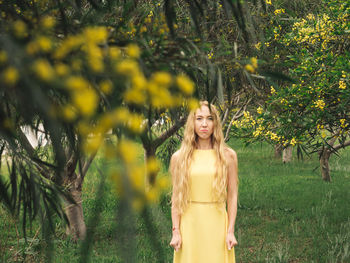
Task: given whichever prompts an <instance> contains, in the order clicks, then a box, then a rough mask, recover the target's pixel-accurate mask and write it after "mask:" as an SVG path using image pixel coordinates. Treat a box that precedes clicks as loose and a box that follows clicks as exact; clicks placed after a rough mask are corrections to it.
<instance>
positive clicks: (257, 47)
mask: <svg viewBox="0 0 350 263" xmlns="http://www.w3.org/2000/svg"><path fill="white" fill-rule="evenodd" d="M255 48H256V49H257V50H260V48H261V42H258V43H256V44H255Z"/></svg>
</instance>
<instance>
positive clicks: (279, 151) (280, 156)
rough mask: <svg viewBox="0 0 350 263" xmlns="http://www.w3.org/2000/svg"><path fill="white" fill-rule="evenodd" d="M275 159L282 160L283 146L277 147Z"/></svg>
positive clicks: (277, 145) (278, 145)
mask: <svg viewBox="0 0 350 263" xmlns="http://www.w3.org/2000/svg"><path fill="white" fill-rule="evenodd" d="M275 158H276V159H281V158H282V145H281V144H276V145H275Z"/></svg>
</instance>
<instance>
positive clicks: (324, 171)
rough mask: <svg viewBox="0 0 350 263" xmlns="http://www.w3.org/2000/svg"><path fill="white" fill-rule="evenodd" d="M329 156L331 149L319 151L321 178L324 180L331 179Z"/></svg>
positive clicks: (328, 180)
mask: <svg viewBox="0 0 350 263" xmlns="http://www.w3.org/2000/svg"><path fill="white" fill-rule="evenodd" d="M330 156H331V151H329V150H327V149H323V151H322V152H321V153H320V166H321V175H322V179H323V180H324V181H326V182H330V181H331V175H330V172H329V157H330Z"/></svg>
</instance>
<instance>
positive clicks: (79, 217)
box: [65, 188, 86, 241]
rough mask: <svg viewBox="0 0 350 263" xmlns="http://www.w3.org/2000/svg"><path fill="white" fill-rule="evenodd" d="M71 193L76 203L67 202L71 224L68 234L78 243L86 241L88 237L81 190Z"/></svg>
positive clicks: (67, 214)
mask: <svg viewBox="0 0 350 263" xmlns="http://www.w3.org/2000/svg"><path fill="white" fill-rule="evenodd" d="M69 192H70V194H71V197H72V198H73V200H74V202H75V203H73V202H71V201H70V200H67V199H66V200H65V212H66V216H67V219H68V223H69V224H68V226H67V229H66V233H67V234H68V235H70V236H71V237H72V239H73V240H74V241H78V240H80V239H84V238H85V236H86V225H85V221H84V213H83V205H82V202H83V200H82V198H81V189H74V188H73V189H71V190H70V191H69Z"/></svg>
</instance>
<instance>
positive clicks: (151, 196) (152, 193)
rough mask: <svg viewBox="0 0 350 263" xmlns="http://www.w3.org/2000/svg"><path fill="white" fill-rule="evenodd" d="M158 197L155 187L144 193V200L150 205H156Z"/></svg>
mask: <svg viewBox="0 0 350 263" xmlns="http://www.w3.org/2000/svg"><path fill="white" fill-rule="evenodd" d="M158 197H159V191H157V189H156V188H155V187H151V188H150V189H149V190H148V191H147V192H146V199H147V201H149V202H150V203H156V202H157V200H158Z"/></svg>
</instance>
